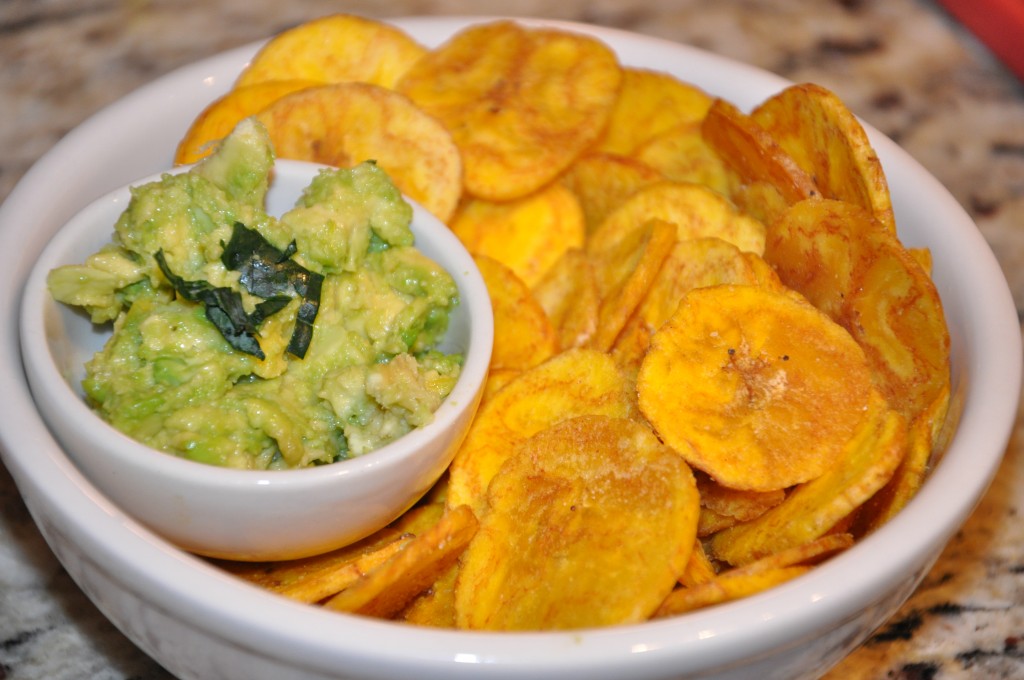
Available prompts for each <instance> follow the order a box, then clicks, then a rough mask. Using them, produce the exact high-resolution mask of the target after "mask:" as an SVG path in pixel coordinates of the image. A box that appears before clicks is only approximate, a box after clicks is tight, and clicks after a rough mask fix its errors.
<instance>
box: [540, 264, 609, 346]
mask: <svg viewBox="0 0 1024 680" xmlns="http://www.w3.org/2000/svg"><path fill="white" fill-rule="evenodd" d="M533 295H534V297H535V298H536V299H537V302H538V303H540V306H541V307H542V308H543V309H544V312H545V313H546V314H547V315H548V318H549V319H550V320H551V323H552V324H554V326H555V330H556V331H557V333H558V343H559V346H560V347H561V348H562V349H563V350H565V349H571V348H573V347H583V346H585V345H586V344H587V343H588V342H589V341H590V339H591V338H592V337H593V336H594V333H595V332H596V331H597V318H598V313H599V310H600V304H601V302H600V294H599V293H598V290H597V277H596V275H595V274H594V266H593V263H592V262H591V261H590V257H589V256H588V255H587V253H586V251H584V250H582V249H580V248H570V249H569V250H567V251H565V252H564V253H562V256H561V257H560V258H559V259H558V261H557V262H555V264H554V265H553V266H552V267H551V269H549V270H548V271H547V273H545V275H544V278H542V279H541V280H540V281H539V282H537V285H535V286H534V288H533Z"/></svg>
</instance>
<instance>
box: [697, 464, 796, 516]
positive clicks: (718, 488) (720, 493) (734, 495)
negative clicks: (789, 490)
mask: <svg viewBox="0 0 1024 680" xmlns="http://www.w3.org/2000/svg"><path fill="white" fill-rule="evenodd" d="M696 478H697V489H698V490H699V491H700V504H701V507H704V508H707V509H708V510H711V511H713V512H715V513H717V514H719V515H725V516H726V517H732V518H734V519H736V520H737V521H739V522H749V521H750V520H752V519H757V518H758V517H760V516H761V515H763V514H764V513H766V512H768V511H769V510H771V509H772V508H774V507H775V506H776V505H778V504H779V503H781V502H782V501H783V500H785V498H786V493H785V491H783V490H782V489H776V490H775V491H747V490H744V489H730V488H729V487H727V486H722V485H721V484H719V483H718V482H716V481H715V480H713V479H711V478H710V477H708V476H707V475H706V474H702V473H700V472H698V473H697V475H696Z"/></svg>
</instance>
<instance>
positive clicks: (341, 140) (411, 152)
mask: <svg viewBox="0 0 1024 680" xmlns="http://www.w3.org/2000/svg"><path fill="white" fill-rule="evenodd" d="M257 118H258V119H259V120H260V122H262V123H263V124H264V126H266V128H267V132H268V133H269V135H270V140H271V143H272V144H273V145H274V150H275V152H276V153H277V155H278V157H279V158H293V159H297V160H303V161H314V162H317V163H325V164H327V165H335V166H339V167H351V166H353V165H356V164H358V163H361V162H363V161H366V160H373V161H376V162H377V164H378V165H379V166H380V167H381V168H383V169H384V170H385V171H386V172H387V173H388V174H389V175H390V176H391V179H392V180H394V182H395V185H396V186H397V187H398V188H399V189H401V190H402V191H403V192H404V193H405V194H406V195H407V196H409V197H410V198H412V199H413V200H414V201H416V202H418V203H419V204H420V205H422V206H423V207H425V208H426V209H427V210H429V211H430V212H432V213H433V214H434V215H435V216H437V218H438V219H440V220H441V221H447V220H448V219H449V218H450V217H451V215H452V213H453V212H454V211H455V207H456V206H457V205H458V202H459V198H460V197H461V195H462V159H461V158H460V156H459V151H458V149H457V148H456V147H455V143H454V142H453V141H452V137H451V135H450V134H449V133H448V131H447V130H445V129H444V128H443V127H442V126H441V124H440V123H438V122H437V121H436V120H434V119H433V118H431V117H430V116H428V115H427V114H425V113H424V112H423V111H421V110H420V109H418V108H417V107H416V106H415V105H414V104H413V103H412V102H411V101H409V100H408V99H407V98H405V97H403V96H402V95H400V94H398V93H396V92H392V91H391V90H387V89H385V88H383V87H380V86H378V85H370V84H368V83H338V84H334V85H321V86H319V87H311V88H307V89H304V90H300V91H298V92H294V93H292V94H289V95H285V96H284V97H282V98H280V99H278V100H277V101H275V102H274V103H273V104H271V105H270V106H268V107H267V108H266V109H264V110H263V111H261V112H260V113H259V114H258V116H257Z"/></svg>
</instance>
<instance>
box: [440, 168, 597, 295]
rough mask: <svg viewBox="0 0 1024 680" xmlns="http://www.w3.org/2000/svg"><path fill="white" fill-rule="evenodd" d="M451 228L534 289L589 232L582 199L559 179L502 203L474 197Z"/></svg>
mask: <svg viewBox="0 0 1024 680" xmlns="http://www.w3.org/2000/svg"><path fill="white" fill-rule="evenodd" d="M449 226H450V227H451V230H452V231H453V232H455V235H456V236H458V237H459V240H460V241H462V244H463V245H464V246H466V249H467V250H469V251H470V252H471V253H474V254H477V255H487V256H488V257H492V258H494V259H495V260H498V261H499V262H501V263H502V264H504V265H505V266H506V267H508V268H509V269H511V270H512V271H513V272H515V274H516V276H518V277H519V278H520V280H522V282H523V283H525V284H526V285H527V286H528V287H530V288H532V287H533V286H535V285H536V284H537V282H538V281H539V280H540V279H541V278H542V277H543V276H544V274H545V273H547V271H548V270H549V269H550V268H551V267H552V266H553V265H554V264H555V262H556V261H557V260H558V259H559V258H560V257H561V256H562V254H563V253H564V252H565V251H567V250H569V249H570V248H579V247H582V246H583V239H584V236H585V229H584V224H583V210H582V208H581V207H580V202H579V200H578V199H577V198H576V196H575V195H574V194H573V193H572V192H571V191H569V190H568V189H567V188H565V187H564V186H562V185H561V184H558V183H552V184H549V185H548V186H546V187H544V188H543V189H541V190H540V191H537V192H536V193H533V194H530V195H529V196H525V197H523V198H519V199H515V200H512V201H504V202H501V203H496V202H494V201H486V200H483V199H479V198H469V199H467V200H466V201H464V202H463V203H462V204H461V205H460V206H459V209H458V211H457V212H456V213H455V215H454V217H453V218H452V219H451V221H450V223H449Z"/></svg>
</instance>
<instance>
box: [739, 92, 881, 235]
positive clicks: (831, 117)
mask: <svg viewBox="0 0 1024 680" xmlns="http://www.w3.org/2000/svg"><path fill="white" fill-rule="evenodd" d="M750 117H751V118H752V119H753V120H754V122H756V123H757V124H758V125H760V126H761V127H762V128H763V129H765V130H766V131H767V132H768V134H770V135H771V136H772V138H773V139H775V140H776V141H777V142H778V144H779V146H781V147H782V148H783V149H784V150H785V151H786V153H788V154H789V156H790V157H791V158H792V159H793V160H794V161H796V163H797V164H798V165H799V166H800V167H801V168H803V170H804V171H805V172H806V173H807V174H808V175H810V176H811V177H813V178H814V181H815V184H816V185H817V186H818V189H820V190H821V195H822V196H823V197H824V198H835V199H838V200H841V201H846V202H848V203H853V204H855V205H859V206H861V207H862V208H865V209H867V210H869V211H871V212H872V213H873V214H874V216H875V218H876V219H877V220H878V221H879V222H881V223H882V224H884V225H885V226H886V228H887V229H889V231H891V232H893V233H895V232H896V222H895V218H894V217H893V212H892V199H891V197H890V195H889V184H888V182H887V181H886V179H885V173H884V172H883V171H882V163H881V162H880V161H879V160H878V155H877V154H876V153H875V150H874V149H873V148H872V146H871V142H870V141H869V140H868V136H867V133H866V132H865V131H864V128H863V127H862V126H861V124H860V122H859V121H858V120H857V118H856V116H854V115H853V113H852V112H851V111H850V110H849V109H848V108H847V107H846V104H844V103H843V102H842V100H840V99H839V97H837V96H836V95H835V93H833V92H830V91H829V90H827V89H825V88H824V87H821V86H820V85H813V84H810V83H804V84H800V85H792V86H790V87H787V88H786V89H784V90H783V91H781V92H779V93H778V94H776V95H774V96H772V97H770V98H769V99H767V100H766V101H764V102H763V103H762V104H761V105H760V106H758V107H757V108H756V109H754V110H753V112H751V114H750Z"/></svg>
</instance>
